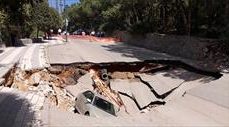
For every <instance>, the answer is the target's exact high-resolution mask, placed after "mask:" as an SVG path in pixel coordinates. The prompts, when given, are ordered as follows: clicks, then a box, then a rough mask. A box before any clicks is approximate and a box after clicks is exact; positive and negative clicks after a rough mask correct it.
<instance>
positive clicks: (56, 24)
mask: <svg viewBox="0 0 229 127" xmlns="http://www.w3.org/2000/svg"><path fill="white" fill-rule="evenodd" d="M32 21H33V24H34V25H35V27H36V29H37V37H38V33H39V31H43V32H47V31H49V30H50V29H58V28H61V27H62V19H61V17H60V15H59V13H58V12H57V11H56V10H55V9H53V8H51V7H49V6H48V3H47V2H42V3H39V4H38V5H37V6H36V7H34V8H33V12H32Z"/></svg>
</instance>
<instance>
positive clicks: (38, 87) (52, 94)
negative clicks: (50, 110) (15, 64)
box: [5, 68, 75, 111]
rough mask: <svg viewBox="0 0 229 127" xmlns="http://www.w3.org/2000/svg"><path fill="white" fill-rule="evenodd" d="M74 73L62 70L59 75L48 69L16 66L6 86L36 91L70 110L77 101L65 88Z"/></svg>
mask: <svg viewBox="0 0 229 127" xmlns="http://www.w3.org/2000/svg"><path fill="white" fill-rule="evenodd" d="M52 72H53V71H52ZM74 73H75V72H73V71H67V72H63V71H61V72H60V73H59V75H55V74H52V73H50V71H49V70H47V69H43V70H33V71H23V70H21V69H20V68H14V69H12V70H11V72H10V74H9V77H7V82H6V84H5V86H7V87H13V88H17V89H19V90H21V91H36V92H38V93H39V94H42V95H44V96H45V97H47V98H48V99H49V100H50V101H51V102H52V103H53V104H54V105H56V106H58V107H59V108H61V109H64V110H67V111H70V110H72V109H73V107H74V105H75V101H74V97H73V96H71V94H70V93H68V92H67V91H66V90H65V89H64V86H66V85H67V84H66V83H69V81H68V77H69V78H70V79H72V75H74Z"/></svg>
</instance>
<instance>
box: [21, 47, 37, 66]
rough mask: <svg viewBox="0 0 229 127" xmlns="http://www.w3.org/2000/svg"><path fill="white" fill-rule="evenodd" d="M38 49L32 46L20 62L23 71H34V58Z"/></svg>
mask: <svg viewBox="0 0 229 127" xmlns="http://www.w3.org/2000/svg"><path fill="white" fill-rule="evenodd" d="M36 47H37V45H32V46H30V47H29V49H28V50H27V51H26V52H25V54H24V56H23V57H22V59H21V60H20V65H19V67H20V68H21V69H22V70H29V69H32V63H31V60H32V56H33V53H34V50H35V48H36Z"/></svg>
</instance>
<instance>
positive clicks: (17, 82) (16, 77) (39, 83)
mask: <svg viewBox="0 0 229 127" xmlns="http://www.w3.org/2000/svg"><path fill="white" fill-rule="evenodd" d="M175 68H183V69H186V70H188V71H191V72H195V73H198V74H201V75H207V76H212V77H214V78H220V76H221V74H220V73H219V72H217V71H205V70H201V69H198V68H194V67H192V66H190V65H187V64H184V63H182V62H179V61H178V62H177V61H145V62H132V63H100V64H94V63H73V64H69V65H52V67H50V68H47V69H42V70H31V71H23V70H21V69H20V68H17V67H16V66H15V67H14V68H13V69H11V71H10V72H9V73H8V74H7V75H6V76H5V79H6V82H5V86H7V87H13V88H18V89H19V90H22V91H36V92H38V93H40V94H43V95H45V96H46V97H47V98H48V99H49V100H50V102H52V103H53V104H54V105H56V106H57V107H59V108H61V109H65V110H68V111H73V110H74V105H75V97H74V96H73V95H71V94H70V93H69V92H68V91H67V90H66V89H65V87H66V86H68V85H75V84H77V82H78V79H79V78H80V77H82V76H83V75H85V74H87V73H90V74H91V79H92V80H93V81H94V84H89V85H92V86H93V87H94V89H95V90H96V91H97V92H98V93H100V94H102V95H104V96H105V97H107V98H108V99H109V100H110V101H111V102H113V103H114V104H116V105H118V106H120V107H122V106H124V107H125V103H124V102H123V100H122V99H121V98H120V95H122V96H126V97H128V98H129V99H130V100H132V101H133V102H134V103H135V104H136V106H137V107H138V109H139V111H141V110H144V109H146V108H151V107H154V106H158V105H164V104H165V103H166V102H165V101H164V99H165V98H166V97H167V96H168V95H170V94H171V93H172V92H173V91H174V90H175V89H177V88H179V86H177V87H175V88H173V89H171V90H170V91H168V92H166V93H164V94H162V95H160V94H158V92H157V91H156V90H155V89H154V88H153V87H152V86H151V85H150V84H149V83H148V82H146V81H144V80H143V79H142V78H141V76H139V74H142V73H146V74H153V73H155V72H159V71H169V70H173V69H175ZM91 70H93V73H91ZM111 79H122V80H132V79H135V80H138V81H139V82H141V83H142V84H143V85H145V86H146V87H147V88H148V89H149V90H150V91H151V92H152V93H153V96H155V97H156V98H157V99H158V100H157V101H155V100H152V102H150V103H149V104H147V105H145V106H143V107H141V106H140V104H139V102H138V101H137V100H136V97H135V96H133V95H128V93H123V92H120V91H114V90H112V89H111V87H110V80H111ZM126 111H127V110H126Z"/></svg>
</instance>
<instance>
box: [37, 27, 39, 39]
mask: <svg viewBox="0 0 229 127" xmlns="http://www.w3.org/2000/svg"><path fill="white" fill-rule="evenodd" d="M38 36H39V28H37V39H38Z"/></svg>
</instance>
